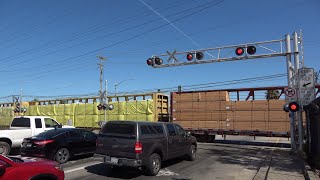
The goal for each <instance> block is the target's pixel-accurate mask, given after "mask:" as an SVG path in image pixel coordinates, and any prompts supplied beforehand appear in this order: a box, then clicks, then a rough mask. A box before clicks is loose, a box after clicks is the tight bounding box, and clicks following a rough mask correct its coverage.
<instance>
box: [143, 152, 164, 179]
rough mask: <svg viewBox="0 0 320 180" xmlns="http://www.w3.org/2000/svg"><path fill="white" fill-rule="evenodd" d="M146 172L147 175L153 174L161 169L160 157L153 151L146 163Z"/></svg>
mask: <svg viewBox="0 0 320 180" xmlns="http://www.w3.org/2000/svg"><path fill="white" fill-rule="evenodd" d="M145 168H146V169H145V170H146V174H147V175H148V176H155V175H157V174H158V173H159V171H160V169H161V158H160V156H159V154H156V153H153V154H152V155H151V156H150V157H149V159H148V161H147V163H146V167H145Z"/></svg>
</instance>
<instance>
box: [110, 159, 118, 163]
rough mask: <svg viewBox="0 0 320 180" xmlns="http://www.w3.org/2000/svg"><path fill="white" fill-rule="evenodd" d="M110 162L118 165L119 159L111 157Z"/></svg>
mask: <svg viewBox="0 0 320 180" xmlns="http://www.w3.org/2000/svg"><path fill="white" fill-rule="evenodd" d="M110 161H111V162H112V163H115V164H118V161H119V159H118V158H115V157H111V159H110Z"/></svg>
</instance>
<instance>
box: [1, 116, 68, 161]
mask: <svg viewBox="0 0 320 180" xmlns="http://www.w3.org/2000/svg"><path fill="white" fill-rule="evenodd" d="M53 128H74V127H73V126H62V125H61V124H60V123H58V122H57V121H56V120H54V119H53V118H51V117H47V116H17V117H15V118H13V120H12V122H11V125H10V128H9V130H0V154H2V155H7V154H9V153H10V149H11V148H16V147H20V146H21V143H22V141H23V139H24V138H28V137H31V136H34V135H37V134H39V133H41V132H44V131H46V130H49V129H53Z"/></svg>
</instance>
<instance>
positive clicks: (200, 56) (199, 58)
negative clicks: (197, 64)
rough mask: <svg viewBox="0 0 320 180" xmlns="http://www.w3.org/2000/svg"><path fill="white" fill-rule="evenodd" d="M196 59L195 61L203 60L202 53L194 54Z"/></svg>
mask: <svg viewBox="0 0 320 180" xmlns="http://www.w3.org/2000/svg"><path fill="white" fill-rule="evenodd" d="M196 59H197V60H201V59H203V53H202V52H197V53H196Z"/></svg>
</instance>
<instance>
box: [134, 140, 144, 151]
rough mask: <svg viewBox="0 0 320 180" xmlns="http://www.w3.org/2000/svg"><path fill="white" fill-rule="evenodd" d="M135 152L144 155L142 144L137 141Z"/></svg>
mask: <svg viewBox="0 0 320 180" xmlns="http://www.w3.org/2000/svg"><path fill="white" fill-rule="evenodd" d="M134 151H135V153H136V154H141V153H142V143H141V142H139V141H137V142H136V144H135V145H134Z"/></svg>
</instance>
